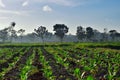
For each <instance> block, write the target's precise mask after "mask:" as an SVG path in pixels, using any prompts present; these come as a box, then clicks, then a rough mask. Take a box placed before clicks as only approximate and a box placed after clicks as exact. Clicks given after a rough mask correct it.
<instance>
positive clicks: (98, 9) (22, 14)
mask: <svg viewBox="0 0 120 80" xmlns="http://www.w3.org/2000/svg"><path fill="white" fill-rule="evenodd" d="M119 8H120V0H0V29H3V28H4V27H8V26H9V25H10V22H13V21H15V22H16V27H15V29H17V30H18V29H20V28H23V29H25V30H26V33H30V32H33V30H34V28H37V27H38V26H41V25H43V26H46V27H47V29H48V30H49V31H50V32H53V25H55V24H56V23H57V24H66V25H67V26H68V27H69V33H72V34H75V33H76V27H77V26H80V25H81V26H83V27H85V28H86V27H89V26H90V27H92V28H94V29H97V30H99V31H101V32H103V29H104V28H107V29H108V31H109V30H111V29H116V30H117V31H118V32H120V9H119Z"/></svg>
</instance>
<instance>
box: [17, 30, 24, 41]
mask: <svg viewBox="0 0 120 80" xmlns="http://www.w3.org/2000/svg"><path fill="white" fill-rule="evenodd" d="M18 33H19V34H20V38H21V42H22V38H23V35H24V33H25V30H24V29H20V30H18Z"/></svg>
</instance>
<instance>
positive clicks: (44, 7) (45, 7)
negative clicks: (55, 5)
mask: <svg viewBox="0 0 120 80" xmlns="http://www.w3.org/2000/svg"><path fill="white" fill-rule="evenodd" d="M43 11H45V12H51V11H52V8H51V7H50V6H48V5H45V6H43Z"/></svg>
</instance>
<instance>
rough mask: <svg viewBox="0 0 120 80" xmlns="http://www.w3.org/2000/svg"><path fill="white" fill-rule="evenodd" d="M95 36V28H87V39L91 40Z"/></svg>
mask: <svg viewBox="0 0 120 80" xmlns="http://www.w3.org/2000/svg"><path fill="white" fill-rule="evenodd" d="M93 36H94V32H93V28H91V27H87V28H86V37H87V39H89V40H91V38H92V37H93Z"/></svg>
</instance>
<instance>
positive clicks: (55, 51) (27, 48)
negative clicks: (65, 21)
mask: <svg viewBox="0 0 120 80" xmlns="http://www.w3.org/2000/svg"><path fill="white" fill-rule="evenodd" d="M0 80H120V43H62V44H61V43H46V44H44V45H43V44H37V43H36V44H1V45H0Z"/></svg>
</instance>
